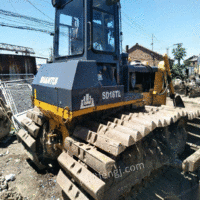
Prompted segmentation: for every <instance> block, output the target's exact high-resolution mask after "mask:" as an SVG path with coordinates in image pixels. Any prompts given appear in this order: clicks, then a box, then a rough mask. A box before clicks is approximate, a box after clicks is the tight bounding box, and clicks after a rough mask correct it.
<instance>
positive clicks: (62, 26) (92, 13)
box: [52, 0, 119, 63]
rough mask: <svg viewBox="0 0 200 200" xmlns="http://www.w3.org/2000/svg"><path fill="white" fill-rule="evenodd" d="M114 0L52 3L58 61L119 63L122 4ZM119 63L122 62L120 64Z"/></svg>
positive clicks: (81, 0) (55, 57) (56, 57)
mask: <svg viewBox="0 0 200 200" xmlns="http://www.w3.org/2000/svg"><path fill="white" fill-rule="evenodd" d="M117 2H118V1H116V0H115V1H112V0H60V1H58V0H57V1H56V0H55V1H52V4H53V5H54V7H56V17H55V35H54V61H55V62H56V61H61V60H66V59H81V60H96V61H97V62H102V61H103V62H104V63H105V62H106V63H116V62H119V19H118V18H119V17H118V12H119V4H118V3H117ZM117 60H118V61H117Z"/></svg>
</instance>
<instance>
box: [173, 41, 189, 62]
mask: <svg viewBox="0 0 200 200" xmlns="http://www.w3.org/2000/svg"><path fill="white" fill-rule="evenodd" d="M172 54H173V55H174V59H175V60H178V66H180V61H181V60H182V59H183V58H184V57H185V56H186V50H185V48H183V47H182V44H181V43H178V44H177V47H176V48H174V49H173V50H172Z"/></svg>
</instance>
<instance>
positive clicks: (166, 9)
mask: <svg viewBox="0 0 200 200" xmlns="http://www.w3.org/2000/svg"><path fill="white" fill-rule="evenodd" d="M2 1H3V3H1V4H0V9H1V10H6V11H11V12H14V13H18V14H21V15H26V16H30V17H34V18H38V19H43V20H46V21H50V22H54V16H55V10H54V8H53V6H52V5H51V0H2ZM121 6H122V31H123V49H125V46H126V45H129V47H132V46H133V45H135V44H136V43H138V44H140V45H142V46H144V47H146V48H148V49H152V45H151V44H152V35H153V50H154V51H156V52H158V53H160V54H164V53H166V52H167V50H166V49H167V48H169V56H170V57H171V58H173V55H172V49H173V48H174V47H175V46H174V44H177V43H183V47H184V48H185V49H186V54H187V56H186V57H185V59H187V58H189V57H191V56H193V55H199V54H200V0H121ZM12 20H14V21H15V22H13V21H12ZM18 22H19V25H26V24H25V23H27V22H25V21H23V20H18V19H17V18H16V19H15V18H9V17H7V16H4V15H0V23H9V24H17V23H18ZM22 22H23V23H24V24H22ZM0 43H8V44H13V45H19V46H25V47H31V48H33V49H34V51H35V52H36V56H39V57H49V55H50V48H52V46H53V37H52V36H50V34H46V33H41V32H35V31H28V30H18V29H13V28H8V27H2V26H0ZM37 63H44V60H41V59H37Z"/></svg>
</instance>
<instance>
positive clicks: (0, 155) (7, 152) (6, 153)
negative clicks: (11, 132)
mask: <svg viewBox="0 0 200 200" xmlns="http://www.w3.org/2000/svg"><path fill="white" fill-rule="evenodd" d="M8 154H9V151H8V150H7V151H6V152H5V153H2V154H0V157H2V156H5V155H8Z"/></svg>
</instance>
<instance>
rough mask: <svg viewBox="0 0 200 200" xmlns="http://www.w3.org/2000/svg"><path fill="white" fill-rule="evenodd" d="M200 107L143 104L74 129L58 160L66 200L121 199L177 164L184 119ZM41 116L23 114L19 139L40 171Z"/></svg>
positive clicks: (183, 137)
mask: <svg viewBox="0 0 200 200" xmlns="http://www.w3.org/2000/svg"><path fill="white" fill-rule="evenodd" d="M199 111H200V109H199V110H198V109H196V108H192V107H190V108H189V109H185V108H171V107H169V106H161V107H154V106H146V107H145V110H142V111H141V112H138V111H136V112H134V111H132V112H121V113H116V114H114V115H111V116H109V117H108V118H106V119H103V120H101V119H98V120H95V119H92V120H91V121H85V122H83V123H81V124H79V125H77V126H76V128H75V130H74V132H73V134H72V135H71V136H70V137H67V138H65V141H64V142H63V152H62V153H61V154H60V156H59V157H58V162H59V164H60V166H61V170H60V172H59V174H58V177H57V182H58V184H59V185H60V186H61V188H62V189H63V191H64V193H65V194H66V195H67V196H68V197H69V198H70V199H97V200H100V199H104V200H109V199H120V198H122V197H123V196H126V195H127V194H128V193H129V191H131V190H132V188H133V187H134V186H136V185H138V184H140V183H142V181H143V180H144V179H146V177H149V176H150V175H151V173H152V172H153V171H156V170H158V169H160V168H162V167H163V166H165V165H171V166H175V165H178V164H177V163H178V162H177V157H178V155H179V154H181V153H182V152H183V150H184V148H185V144H186V140H187V132H186V130H185V126H186V121H187V120H193V119H195V118H197V117H198V116H199V114H200V112H199ZM44 122H45V119H44V117H43V116H42V114H41V113H40V112H39V110H37V109H34V110H33V111H30V112H28V113H27V119H26V120H23V121H22V123H21V124H22V125H23V126H24V129H25V130H20V131H19V133H18V137H19V139H20V141H21V142H22V143H23V145H24V146H25V147H26V150H27V153H28V154H29V157H31V159H32V160H33V161H34V162H35V164H36V165H37V167H38V168H40V169H42V168H43V167H44V166H43V165H42V164H41V160H40V159H39V156H40V154H39V153H40V152H38V150H37V143H38V140H39V139H38V138H39V135H40V132H41V130H42V127H43V124H44Z"/></svg>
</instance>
